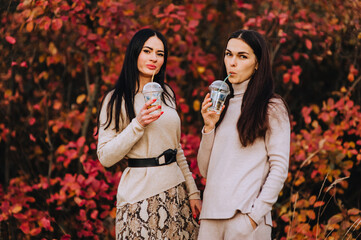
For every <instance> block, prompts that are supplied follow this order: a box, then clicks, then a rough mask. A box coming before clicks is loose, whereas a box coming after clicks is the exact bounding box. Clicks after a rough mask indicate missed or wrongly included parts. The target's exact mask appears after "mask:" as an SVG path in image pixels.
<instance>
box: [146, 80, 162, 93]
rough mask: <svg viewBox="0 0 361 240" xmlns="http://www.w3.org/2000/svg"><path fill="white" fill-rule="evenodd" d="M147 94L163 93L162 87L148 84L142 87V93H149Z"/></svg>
mask: <svg viewBox="0 0 361 240" xmlns="http://www.w3.org/2000/svg"><path fill="white" fill-rule="evenodd" d="M149 92H163V88H162V86H160V84H159V83H156V82H149V83H147V84H145V85H144V87H143V93H149Z"/></svg>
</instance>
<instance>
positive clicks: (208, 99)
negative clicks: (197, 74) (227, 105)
mask: <svg viewBox="0 0 361 240" xmlns="http://www.w3.org/2000/svg"><path fill="white" fill-rule="evenodd" d="M211 100H212V99H211V98H210V97H209V93H207V95H206V97H205V98H204V100H203V102H202V105H204V104H207V103H208V102H210V101H211Z"/></svg>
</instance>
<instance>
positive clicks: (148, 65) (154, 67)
mask: <svg viewBox="0 0 361 240" xmlns="http://www.w3.org/2000/svg"><path fill="white" fill-rule="evenodd" d="M146 66H147V68H149V69H150V70H155V69H156V66H155V65H153V64H147V65H146Z"/></svg>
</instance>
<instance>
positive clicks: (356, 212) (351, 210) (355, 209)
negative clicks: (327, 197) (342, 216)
mask: <svg viewBox="0 0 361 240" xmlns="http://www.w3.org/2000/svg"><path fill="white" fill-rule="evenodd" d="M359 213H360V209H357V208H351V209H349V210H348V211H347V214H348V215H357V214H359Z"/></svg>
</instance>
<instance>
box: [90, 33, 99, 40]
mask: <svg viewBox="0 0 361 240" xmlns="http://www.w3.org/2000/svg"><path fill="white" fill-rule="evenodd" d="M88 39H89V40H96V39H98V35H96V34H95V33H89V35H88Z"/></svg>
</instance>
